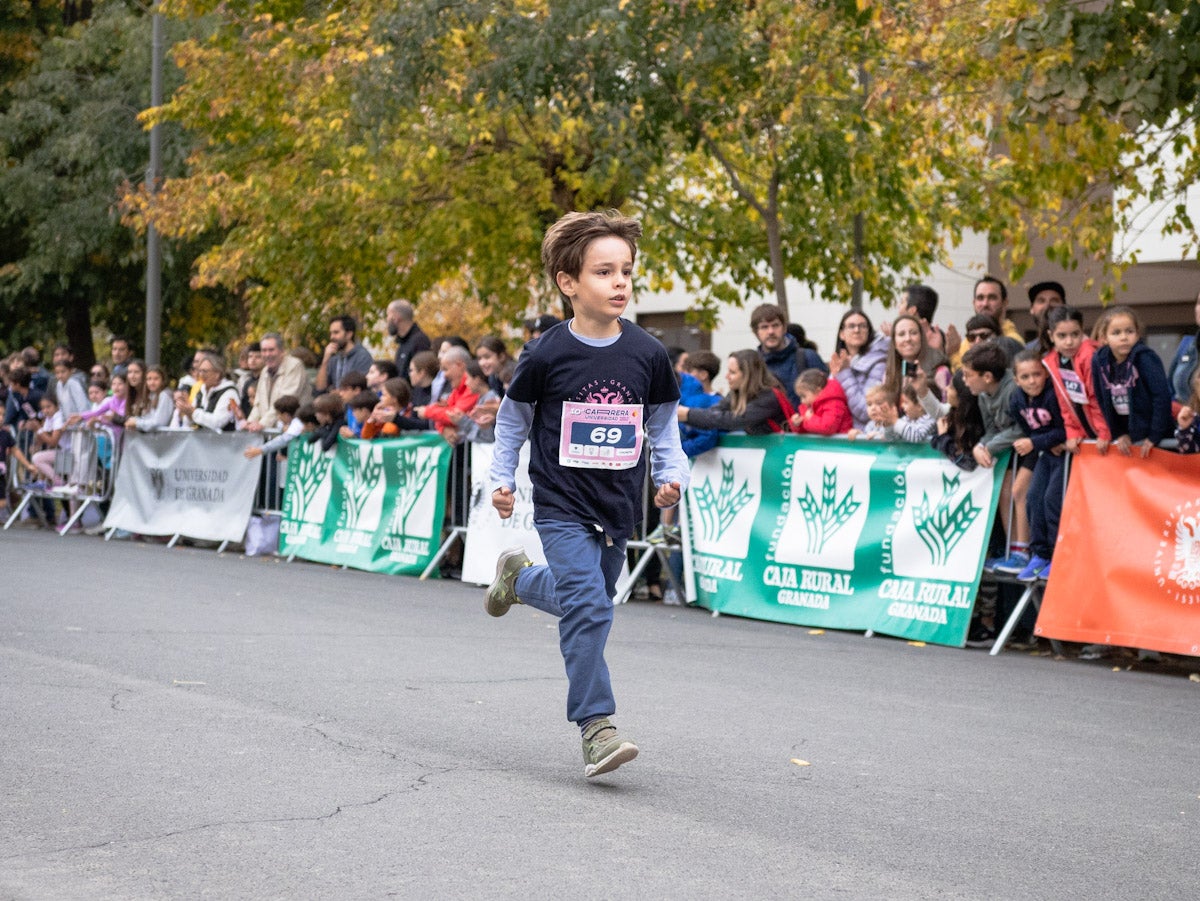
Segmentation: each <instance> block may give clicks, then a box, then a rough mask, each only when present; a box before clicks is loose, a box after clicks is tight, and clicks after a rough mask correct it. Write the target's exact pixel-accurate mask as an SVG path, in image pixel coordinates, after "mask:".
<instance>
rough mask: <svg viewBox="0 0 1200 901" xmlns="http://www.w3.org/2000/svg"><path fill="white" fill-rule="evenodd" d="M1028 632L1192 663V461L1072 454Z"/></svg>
mask: <svg viewBox="0 0 1200 901" xmlns="http://www.w3.org/2000/svg"><path fill="white" fill-rule="evenodd" d="M1036 632H1037V634H1038V635H1044V636H1046V637H1047V638H1061V639H1065V640H1067V641H1081V642H1087V643H1096V644H1110V645H1117V646H1121V647H1131V648H1146V649H1148V650H1154V651H1163V652H1166V653H1169V654H1188V655H1193V656H1200V454H1194V455H1180V454H1173V453H1170V452H1168V451H1161V450H1154V451H1151V453H1150V457H1149V458H1148V459H1146V460H1143V459H1141V457H1139V456H1136V451H1135V456H1133V457H1123V456H1121V455H1120V454H1119V453H1117V452H1116V450H1114V449H1111V448H1110V449H1109V452H1108V454H1107V455H1105V456H1101V455H1100V454H1098V453H1097V452H1096V449H1095V447H1094V446H1090V445H1087V446H1084V447H1083V448H1082V449H1081V451H1080V453H1079V454H1077V455H1076V456H1075V459H1074V461H1073V462H1072V470H1071V478H1070V482H1069V484H1068V487H1067V496H1066V500H1065V501H1064V503H1063V515H1062V524H1061V526H1060V528H1059V532H1058V544H1057V545H1056V547H1055V550H1054V564H1053V567H1052V568H1051V571H1050V581H1049V583H1048V584H1047V586H1046V595H1045V598H1044V599H1043V601H1042V610H1041V613H1040V615H1039V616H1038V621H1037V629H1036Z"/></svg>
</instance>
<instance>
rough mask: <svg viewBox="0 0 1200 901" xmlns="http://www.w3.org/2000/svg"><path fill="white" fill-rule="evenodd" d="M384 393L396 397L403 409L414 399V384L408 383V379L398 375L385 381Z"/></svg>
mask: <svg viewBox="0 0 1200 901" xmlns="http://www.w3.org/2000/svg"><path fill="white" fill-rule="evenodd" d="M383 393H384V394H386V395H387V396H388V397H394V398H395V399H396V403H398V404H399V405H400V407H401V409H403V408H404V407H407V406H408V403H409V401H411V400H412V385H410V384H409V383H408V379H405V378H401V377H400V376H396V378H394V379H388V380H387V381H386V382H384V383H383Z"/></svg>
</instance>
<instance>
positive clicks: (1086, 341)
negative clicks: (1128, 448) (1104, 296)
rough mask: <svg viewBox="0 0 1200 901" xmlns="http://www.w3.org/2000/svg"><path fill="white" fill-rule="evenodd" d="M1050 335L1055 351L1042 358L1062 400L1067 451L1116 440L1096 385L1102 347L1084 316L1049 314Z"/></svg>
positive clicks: (1057, 310)
mask: <svg viewBox="0 0 1200 901" xmlns="http://www.w3.org/2000/svg"><path fill="white" fill-rule="evenodd" d="M1046 332H1047V334H1048V335H1049V338H1050V343H1051V344H1052V345H1053V347H1054V350H1052V351H1050V353H1048V354H1046V356H1045V357H1043V358H1042V363H1043V365H1045V367H1046V371H1047V372H1049V373H1050V382H1051V383H1052V384H1053V385H1054V394H1055V396H1057V398H1058V406H1059V410H1060V412H1061V413H1062V418H1063V425H1064V426H1066V430H1067V450H1069V451H1071V452H1074V451H1077V450H1078V449H1079V443H1080V442H1081V441H1084V440H1086V439H1093V440H1094V439H1099V440H1101V441H1110V440H1112V435H1111V434H1110V432H1109V429H1108V423H1107V422H1105V420H1104V412H1103V411H1102V410H1101V409H1100V402H1099V400H1098V399H1097V398H1096V392H1095V390H1094V388H1093V386H1092V354H1094V353H1095V352H1096V350H1097V348H1099V346H1100V345H1099V344H1098V343H1097V342H1095V341H1093V340H1092V339H1091V338H1088V337H1087V336H1086V335H1084V333H1083V314H1082V313H1080V312H1079V311H1078V310H1076V309H1073V308H1072V307H1068V306H1061V307H1052V308H1051V309H1050V311H1049V312H1048V313H1047V314H1046Z"/></svg>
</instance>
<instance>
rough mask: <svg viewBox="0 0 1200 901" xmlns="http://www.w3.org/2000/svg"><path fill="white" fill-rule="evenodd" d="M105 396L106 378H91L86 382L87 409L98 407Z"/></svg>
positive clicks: (106, 389) (106, 394)
mask: <svg viewBox="0 0 1200 901" xmlns="http://www.w3.org/2000/svg"><path fill="white" fill-rule="evenodd" d="M106 397H108V379H92V380H91V381H90V382H88V386H87V398H88V409H89V410H95V409H96V408H97V407H99V406H100V405H101V404H102V403H104V399H105V398H106ZM80 412H83V411H80Z"/></svg>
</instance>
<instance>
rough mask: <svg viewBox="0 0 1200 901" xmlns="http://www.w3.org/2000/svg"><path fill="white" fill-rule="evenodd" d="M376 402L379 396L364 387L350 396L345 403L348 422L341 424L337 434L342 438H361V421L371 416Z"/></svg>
mask: <svg viewBox="0 0 1200 901" xmlns="http://www.w3.org/2000/svg"><path fill="white" fill-rule="evenodd" d="M378 403H379V398H378V397H376V396H375V392H374V391H370V390H368V389H366V388H364V389H363V390H362V391H359V392H358V393H357V394H355V395H354V396H353V397H351V398H350V400H349V401H348V402H347V404H346V406H347V408H348V414H347V416H346V422H347V423H348V424H347V425H344V426H342V427H341V428H340V429H339V430H338V434H339V435H340V436H341V437H343V438H361V437H362V430H363V423H365V422H366V421H367V420H368V419H370V418H371V413H372V412H373V411H374V410H375V407H376V405H377V404H378Z"/></svg>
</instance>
